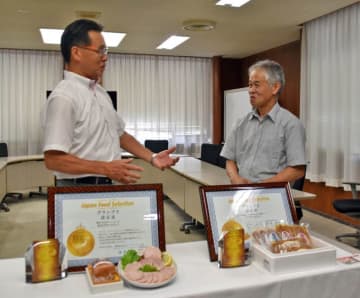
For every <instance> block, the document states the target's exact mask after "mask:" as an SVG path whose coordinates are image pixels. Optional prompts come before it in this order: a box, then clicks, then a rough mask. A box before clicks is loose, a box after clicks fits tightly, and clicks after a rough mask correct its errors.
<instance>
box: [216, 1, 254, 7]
mask: <svg viewBox="0 0 360 298" xmlns="http://www.w3.org/2000/svg"><path fill="white" fill-rule="evenodd" d="M249 1H250V0H220V1H218V2H216V5H222V6H232V7H240V6H243V5H244V4H245V3H247V2H249Z"/></svg>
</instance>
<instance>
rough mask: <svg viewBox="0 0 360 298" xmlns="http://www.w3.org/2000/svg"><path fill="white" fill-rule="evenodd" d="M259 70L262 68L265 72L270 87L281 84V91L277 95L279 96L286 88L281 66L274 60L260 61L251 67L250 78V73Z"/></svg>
mask: <svg viewBox="0 0 360 298" xmlns="http://www.w3.org/2000/svg"><path fill="white" fill-rule="evenodd" d="M257 68H261V69H262V70H264V71H265V76H266V79H267V81H268V82H269V84H270V85H274V84H275V83H276V82H279V83H280V89H279V92H278V94H277V95H278V96H279V95H280V93H281V92H282V91H283V89H284V86H285V75H284V70H283V68H282V67H281V65H280V64H279V63H277V62H275V61H272V60H262V61H258V62H256V63H255V64H253V65H251V66H250V67H249V76H250V73H251V72H252V71H253V70H255V69H257Z"/></svg>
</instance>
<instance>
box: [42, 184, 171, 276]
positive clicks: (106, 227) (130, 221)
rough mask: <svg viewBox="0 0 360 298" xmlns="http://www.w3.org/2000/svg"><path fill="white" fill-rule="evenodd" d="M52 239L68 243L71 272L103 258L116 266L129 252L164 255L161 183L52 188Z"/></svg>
mask: <svg viewBox="0 0 360 298" xmlns="http://www.w3.org/2000/svg"><path fill="white" fill-rule="evenodd" d="M48 237H49V238H57V239H58V240H59V241H61V242H62V243H63V244H64V245H65V247H66V249H67V252H68V253H67V258H68V270H69V271H81V270H84V268H85V266H86V265H87V264H89V263H90V262H92V261H94V260H96V259H102V258H107V259H109V260H111V261H112V262H114V263H118V262H119V259H120V257H121V256H122V255H123V254H124V252H125V251H127V250H129V249H135V250H138V249H142V248H144V247H146V246H157V247H159V248H160V249H161V250H162V251H164V250H165V233H164V209H163V192H162V185H161V184H146V185H131V186H125V185H101V186H75V187H50V188H49V189H48Z"/></svg>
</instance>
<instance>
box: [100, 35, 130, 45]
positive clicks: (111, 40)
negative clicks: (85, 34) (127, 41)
mask: <svg viewBox="0 0 360 298" xmlns="http://www.w3.org/2000/svg"><path fill="white" fill-rule="evenodd" d="M102 35H103V36H104V39H105V43H106V46H107V47H117V46H119V44H120V42H121V41H122V40H123V38H124V37H125V35H126V34H125V33H117V32H102Z"/></svg>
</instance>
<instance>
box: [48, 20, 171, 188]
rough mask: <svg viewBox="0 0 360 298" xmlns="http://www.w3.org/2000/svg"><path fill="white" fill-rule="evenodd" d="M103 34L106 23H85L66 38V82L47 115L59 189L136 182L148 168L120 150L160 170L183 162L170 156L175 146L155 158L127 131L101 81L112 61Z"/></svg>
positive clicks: (50, 162)
mask: <svg viewBox="0 0 360 298" xmlns="http://www.w3.org/2000/svg"><path fill="white" fill-rule="evenodd" d="M101 31H102V26H101V25H99V24H97V23H95V22H93V21H91V20H84V19H83V20H77V21H75V22H73V23H71V24H70V25H68V26H67V27H66V29H65V31H64V33H63V35H62V39H61V52H62V55H63V57H64V61H65V69H66V70H65V71H64V79H63V80H62V81H61V82H60V83H59V84H58V85H57V86H56V88H55V89H54V90H53V92H52V93H51V95H50V96H49V99H48V100H47V102H46V106H45V114H44V116H45V117H44V148H43V151H44V155H45V164H46V166H47V167H48V168H49V169H50V170H53V171H55V174H56V177H57V185H71V184H109V183H111V180H115V181H119V182H122V183H124V184H128V183H135V182H136V181H137V180H138V179H139V178H140V172H141V171H142V170H143V169H142V168H141V167H139V166H136V165H133V164H132V163H131V162H132V159H131V158H130V159H121V148H123V149H125V150H126V151H128V152H130V153H132V154H134V155H135V156H137V157H139V158H141V159H143V160H145V161H148V162H150V163H151V164H152V165H153V166H154V167H157V168H159V169H164V168H167V167H170V166H172V165H174V164H175V163H176V162H177V161H178V158H172V157H171V156H170V154H171V153H173V152H174V151H175V147H173V148H170V149H168V150H164V151H162V152H160V153H158V154H154V153H153V152H151V151H150V150H148V149H147V148H145V147H144V146H143V145H141V144H140V143H139V142H138V141H137V140H136V139H135V138H134V137H132V136H131V135H129V134H128V133H127V132H126V131H125V123H124V121H123V120H122V119H121V117H120V116H119V115H118V114H117V113H116V111H115V110H114V109H113V107H112V103H111V99H110V97H109V96H108V94H107V92H106V91H105V90H104V89H103V88H102V86H101V85H99V84H98V83H97V82H98V81H99V79H100V78H101V77H102V74H103V72H104V69H105V65H106V61H107V48H106V45H105V42H104V38H103V36H102V34H101ZM120 147H121V148H120Z"/></svg>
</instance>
